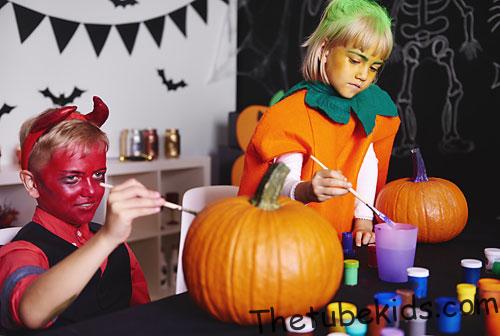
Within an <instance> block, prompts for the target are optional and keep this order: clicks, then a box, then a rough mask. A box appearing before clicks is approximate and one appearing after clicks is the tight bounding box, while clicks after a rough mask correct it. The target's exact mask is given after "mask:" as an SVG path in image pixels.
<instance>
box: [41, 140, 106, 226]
mask: <svg viewBox="0 0 500 336" xmlns="http://www.w3.org/2000/svg"><path fill="white" fill-rule="evenodd" d="M105 173H106V149H105V148H104V146H102V145H99V144H96V145H94V146H92V147H90V148H88V149H87V150H85V149H84V147H83V146H78V147H76V148H74V149H71V150H67V149H59V150H56V151H55V152H54V153H53V154H52V157H51V159H50V160H49V162H48V163H47V165H45V167H43V168H42V169H40V171H39V172H38V173H36V174H35V181H36V186H37V190H38V193H39V197H38V199H37V201H38V206H39V207H40V208H42V209H43V210H45V211H47V212H48V213H50V214H52V215H53V216H55V217H57V218H59V219H61V220H63V221H65V222H66V223H69V224H71V225H75V226H80V225H82V224H85V223H88V222H90V221H91V220H92V218H93V217H94V213H95V211H96V210H97V207H98V206H99V203H100V202H101V199H102V196H103V195H104V188H103V187H101V186H100V185H99V183H100V182H104V178H105Z"/></svg>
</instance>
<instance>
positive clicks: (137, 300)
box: [125, 244, 151, 306]
mask: <svg viewBox="0 0 500 336" xmlns="http://www.w3.org/2000/svg"><path fill="white" fill-rule="evenodd" d="M125 246H126V247H127V250H128V255H129V256H130V279H131V280H132V295H131V297H130V306H136V305H140V304H143V303H148V302H150V301H151V298H150V297H149V291H148V283H147V282H146V278H145V277H144V273H143V271H142V269H141V266H140V265H139V261H138V260H137V258H136V256H135V254H134V253H133V252H132V249H131V248H130V246H128V244H125Z"/></svg>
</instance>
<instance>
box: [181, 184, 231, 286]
mask: <svg viewBox="0 0 500 336" xmlns="http://www.w3.org/2000/svg"><path fill="white" fill-rule="evenodd" d="M237 193H238V187H237V186H232V185H217V186H206V187H197V188H193V189H189V190H188V191H186V193H184V197H183V198H182V206H183V207H186V208H187V209H192V210H195V211H201V210H202V209H203V208H204V207H205V206H206V205H208V204H210V203H212V202H214V201H217V200H219V199H222V198H226V197H234V196H236V194H237ZM193 219H194V215H192V214H190V213H187V212H185V211H183V212H182V215H181V234H180V240H179V257H178V260H177V279H176V282H175V294H180V293H184V292H185V291H187V287H186V282H185V280H184V271H183V269H182V251H183V249H184V241H185V239H186V236H187V233H188V230H189V227H190V226H191V222H192V221H193Z"/></svg>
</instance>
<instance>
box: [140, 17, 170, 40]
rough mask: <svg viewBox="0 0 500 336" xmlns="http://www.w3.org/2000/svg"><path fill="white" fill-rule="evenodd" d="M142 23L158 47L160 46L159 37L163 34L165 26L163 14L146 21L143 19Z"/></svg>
mask: <svg viewBox="0 0 500 336" xmlns="http://www.w3.org/2000/svg"><path fill="white" fill-rule="evenodd" d="M144 24H145V25H146V27H147V28H148V30H149V32H150V33H151V36H153V39H154V40H155V42H156V44H157V45H158V47H160V45H161V38H162V36H163V28H164V27H165V15H163V16H159V17H157V18H154V19H151V20H148V21H144Z"/></svg>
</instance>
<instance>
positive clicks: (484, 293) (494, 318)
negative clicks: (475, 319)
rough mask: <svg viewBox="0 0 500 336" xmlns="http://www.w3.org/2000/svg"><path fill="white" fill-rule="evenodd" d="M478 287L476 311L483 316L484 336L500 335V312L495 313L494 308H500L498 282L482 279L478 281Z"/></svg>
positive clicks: (496, 280)
mask: <svg viewBox="0 0 500 336" xmlns="http://www.w3.org/2000/svg"><path fill="white" fill-rule="evenodd" d="M478 287H479V303H478V309H481V314H483V316H484V323H485V329H486V335H488V336H497V335H500V311H495V306H496V307H498V306H500V280H499V279H491V278H483V279H480V280H479V282H478Z"/></svg>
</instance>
